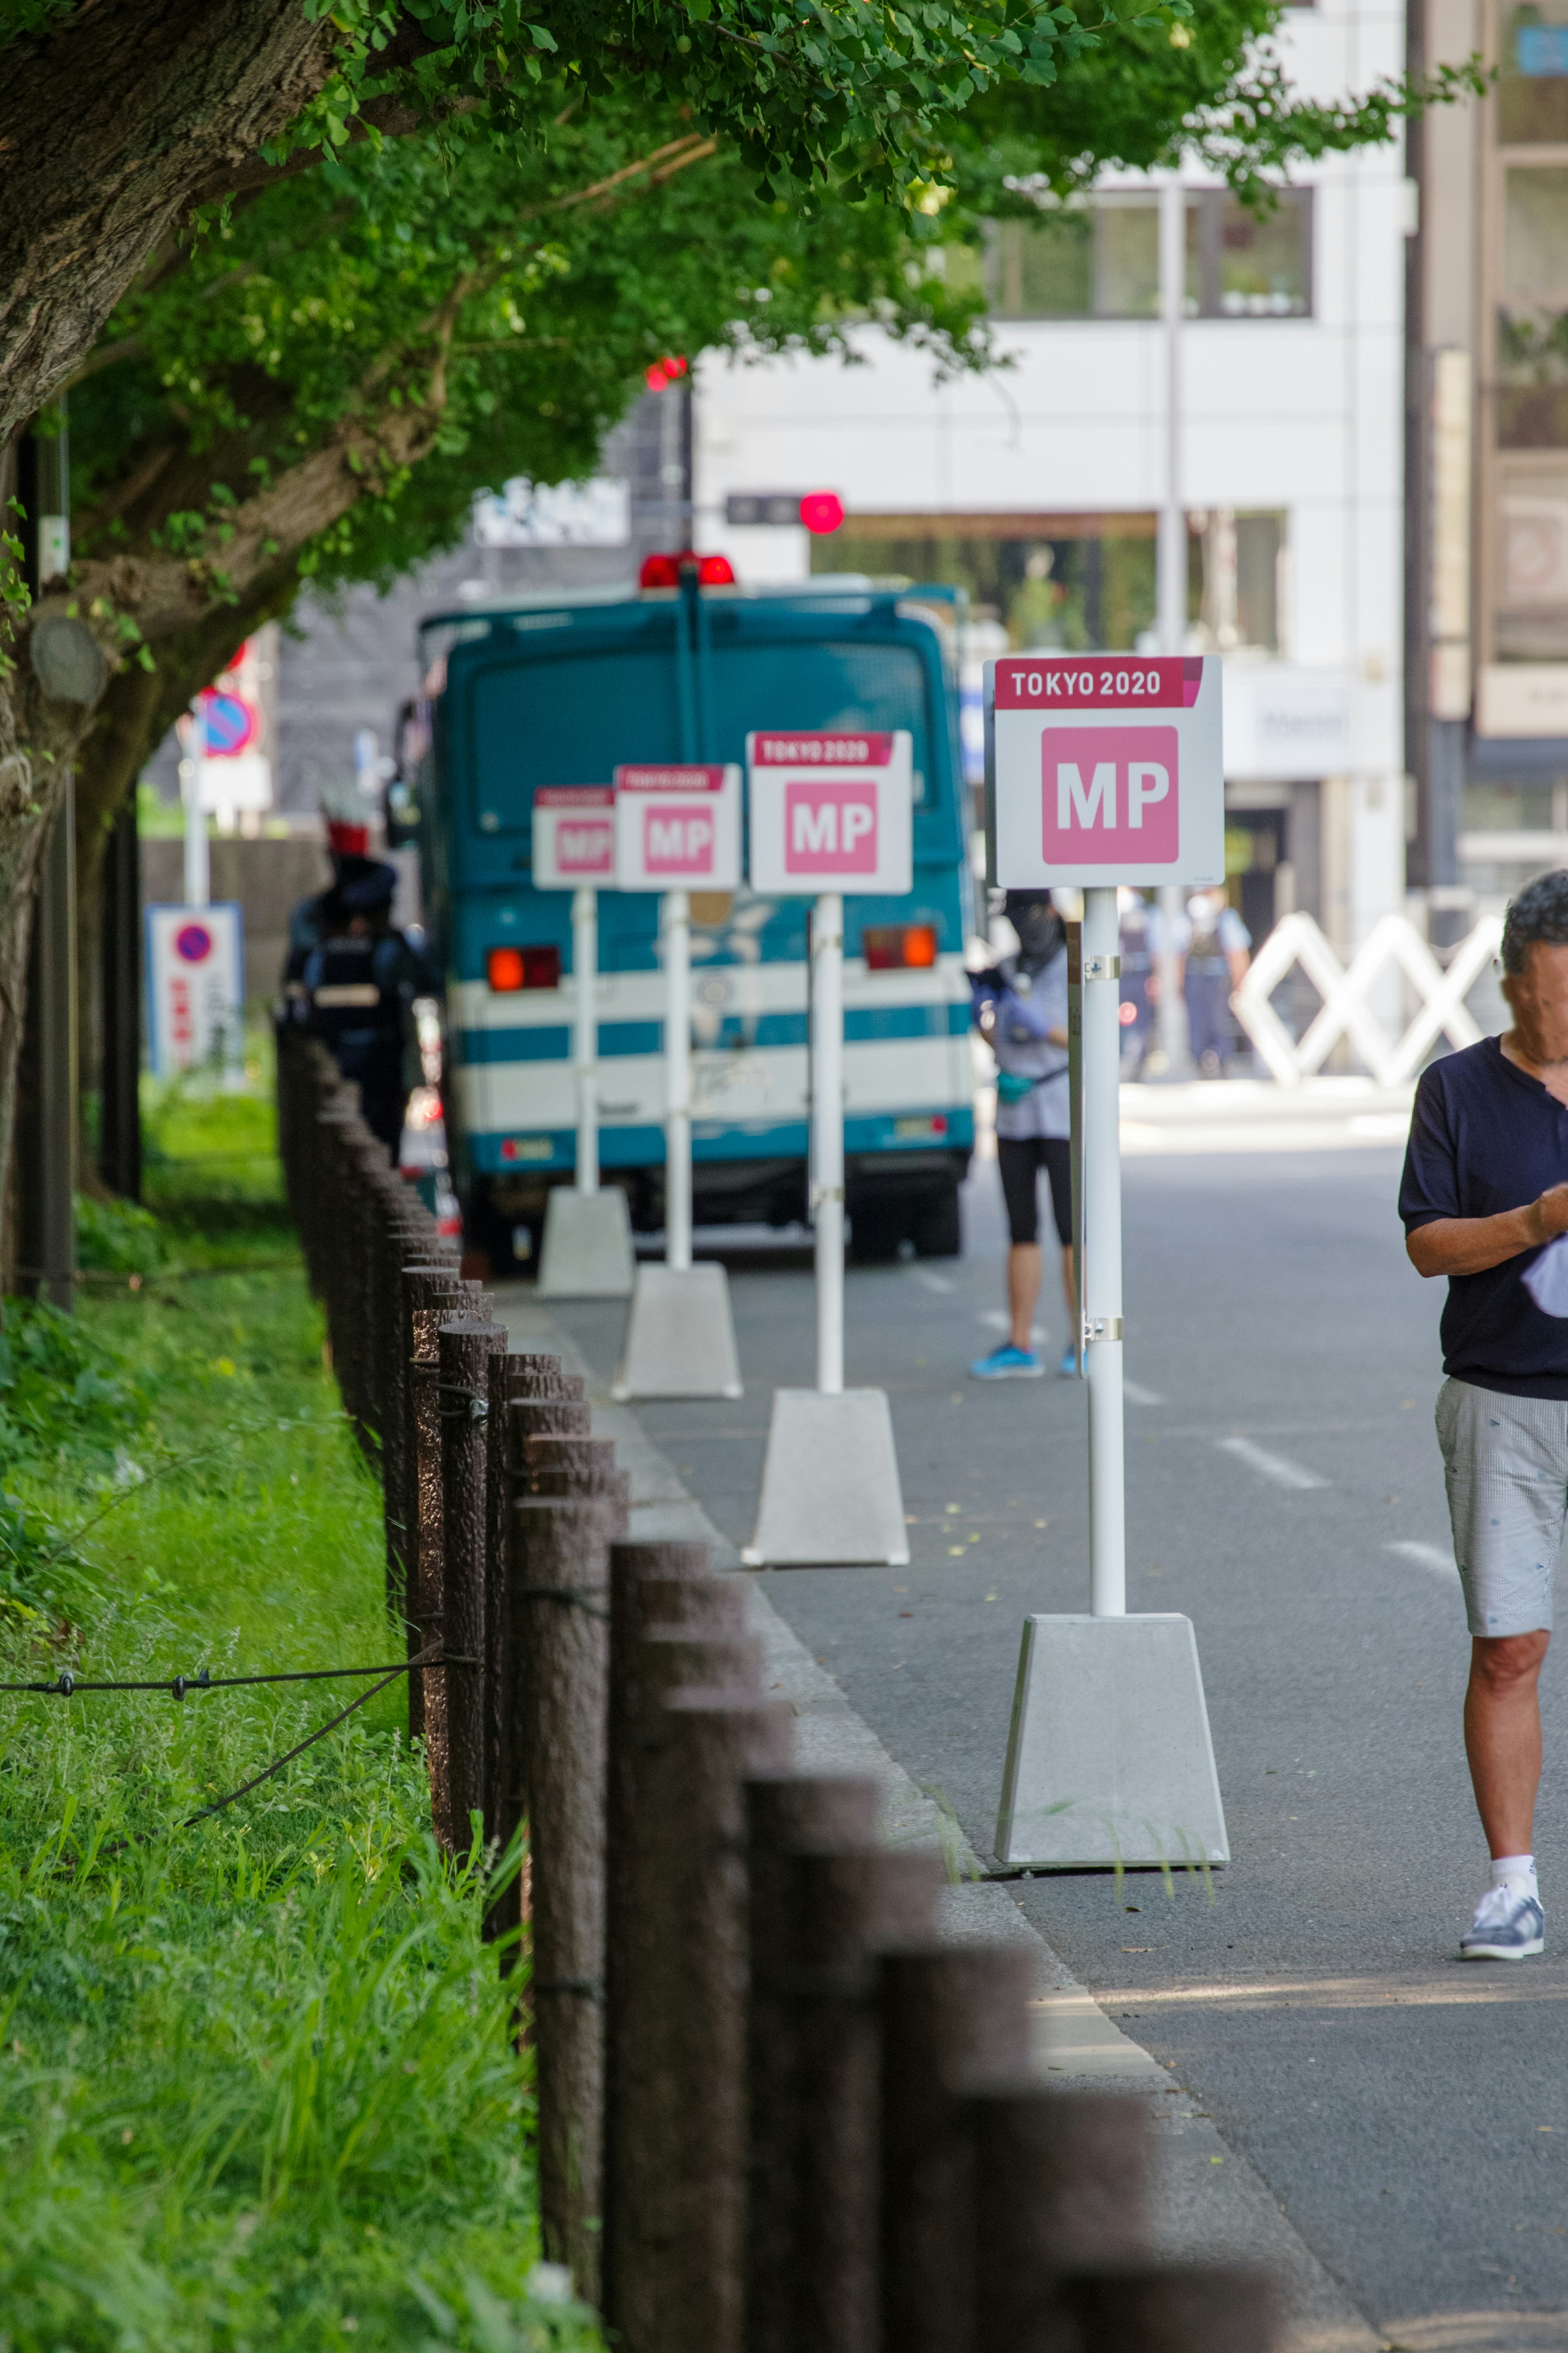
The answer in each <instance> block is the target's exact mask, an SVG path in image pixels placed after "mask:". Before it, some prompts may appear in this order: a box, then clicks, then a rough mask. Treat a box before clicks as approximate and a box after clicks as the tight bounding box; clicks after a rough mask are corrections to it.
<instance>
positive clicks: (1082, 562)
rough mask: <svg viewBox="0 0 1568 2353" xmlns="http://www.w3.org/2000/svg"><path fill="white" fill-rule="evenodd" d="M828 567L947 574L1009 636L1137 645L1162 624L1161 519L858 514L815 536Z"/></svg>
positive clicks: (1075, 646) (1027, 642)
mask: <svg viewBox="0 0 1568 2353" xmlns="http://www.w3.org/2000/svg"><path fill="white" fill-rule="evenodd" d="M812 560H813V563H814V564H815V565H816V566H817V567H818V568H819V569H820V570H822V571H834V572H836V571H839V570H849V571H855V572H868V573H870V574H871V575H872V576H873V577H882V578H886V577H888V576H889V575H891V576H893V577H901V578H904V579H908V580H944V581H951V582H952V584H953V585H954V586H962V587H964V588H967V589H968V591H969V596H970V611H971V616H972V617H973V619H975V620H978V621H992V622H999V623H1000V624H1001V626H1002V627H1003V628H1005V631H1006V641H1007V643H1008V644H1009V645H1011V646H1016V647H1017V648H1019V649H1023V648H1024V647H1026V646H1039V647H1058V648H1060V649H1062V650H1063V651H1065V652H1068V653H1076V652H1078V651H1079V649H1084V648H1088V647H1091V646H1093V647H1101V646H1103V647H1105V648H1107V649H1109V650H1110V651H1113V652H1114V651H1117V650H1119V649H1122V648H1125V649H1127V650H1128V651H1132V650H1134V649H1136V648H1137V646H1138V642H1139V639H1140V638H1141V637H1143V636H1145V635H1146V633H1147V632H1148V631H1149V630H1151V629H1152V628H1153V626H1154V518H1153V516H1152V514H1119V515H1071V516H1068V515H1027V514H1020V515H944V516H943V517H942V524H941V528H940V529H937V530H932V529H931V527H930V525H929V524H927V523H926V522H925V519H924V518H923V517H919V516H914V515H875V516H872V515H867V516H856V517H852V518H851V520H850V522H848V523H847V525H846V526H845V528H844V530H842V531H840V532H836V533H834V535H833V537H832V539H831V540H816V541H814V542H813V543H812Z"/></svg>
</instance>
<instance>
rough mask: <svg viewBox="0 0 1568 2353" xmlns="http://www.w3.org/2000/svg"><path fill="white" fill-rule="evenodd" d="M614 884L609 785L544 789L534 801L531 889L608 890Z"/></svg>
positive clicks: (612, 800)
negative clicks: (582, 887)
mask: <svg viewBox="0 0 1568 2353" xmlns="http://www.w3.org/2000/svg"><path fill="white" fill-rule="evenodd" d="M615 879H616V796H615V792H614V790H613V789H612V787H611V786H608V785H542V786H540V788H539V790H538V791H537V792H536V793H535V794H534V796H533V887H534V889H535V890H536V891H570V890H574V889H575V887H576V886H577V884H578V883H580V882H585V883H594V884H596V885H599V886H601V887H603V888H604V889H605V890H609V889H610V888H611V887H612V886H613V885H614V882H615Z"/></svg>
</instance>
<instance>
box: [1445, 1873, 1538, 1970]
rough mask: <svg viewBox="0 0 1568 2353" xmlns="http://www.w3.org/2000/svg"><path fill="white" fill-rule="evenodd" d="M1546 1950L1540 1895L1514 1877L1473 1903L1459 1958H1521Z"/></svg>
mask: <svg viewBox="0 0 1568 2353" xmlns="http://www.w3.org/2000/svg"><path fill="white" fill-rule="evenodd" d="M1545 1950H1546V1920H1545V1915H1543V1913H1542V1909H1541V1898H1540V1896H1539V1895H1535V1894H1531V1891H1530V1889H1529V1888H1528V1887H1521V1885H1520V1883H1519V1882H1518V1881H1517V1880H1513V1881H1509V1880H1504V1882H1503V1883H1502V1884H1501V1886H1500V1887H1489V1888H1488V1890H1487V1892H1486V1894H1484V1895H1483V1896H1482V1898H1481V1900H1480V1902H1479V1904H1478V1905H1477V1906H1476V1916H1475V1918H1474V1919H1473V1920H1472V1921H1471V1923H1470V1926H1469V1929H1468V1933H1467V1934H1466V1935H1465V1936H1461V1937H1460V1939H1459V1958H1460V1959H1461V1960H1462V1961H1522V1960H1524V1959H1525V1958H1526V1957H1528V1956H1529V1955H1530V1954H1531V1953H1543V1952H1544V1951H1545Z"/></svg>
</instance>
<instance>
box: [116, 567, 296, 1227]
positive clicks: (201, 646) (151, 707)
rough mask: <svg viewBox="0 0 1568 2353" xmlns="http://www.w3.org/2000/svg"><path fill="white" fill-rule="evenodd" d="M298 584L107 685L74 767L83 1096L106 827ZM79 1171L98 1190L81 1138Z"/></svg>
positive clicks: (208, 623)
mask: <svg viewBox="0 0 1568 2353" xmlns="http://www.w3.org/2000/svg"><path fill="white" fill-rule="evenodd" d="M297 586H298V577H297V575H296V572H295V567H294V560H293V556H292V554H290V556H289V559H288V560H287V561H286V562H285V563H284V564H282V565H279V566H276V567H275V568H274V569H273V570H272V571H270V572H268V574H267V575H264V577H263V578H262V579H261V580H260V581H258V583H257V584H256V585H255V586H254V587H253V589H252V591H251V593H250V595H249V596H247V597H246V598H245V599H244V601H243V602H242V603H241V604H239V605H238V606H234V605H220V606H218V607H216V609H215V610H214V611H212V612H210V613H208V614H207V615H206V616H205V617H204V618H203V619H202V620H200V621H198V622H197V623H195V626H194V627H193V628H188V629H182V630H181V631H180V633H179V635H178V636H177V637H174V638H170V639H168V640H167V641H166V642H165V643H164V644H163V645H161V646H160V647H159V649H158V667H157V669H156V670H143V669H142V665H141V664H140V663H139V662H130V663H127V665H126V666H125V668H124V669H123V670H119V671H117V672H116V674H115V676H114V677H113V678H112V679H111V680H110V682H109V686H108V689H107V691H105V694H104V697H103V700H102V702H100V704H99V706H98V710H97V712H95V714H94V716H93V721H92V724H91V726H90V728H89V731H88V733H87V734H86V736H85V737H84V738H83V741H82V744H81V747H80V749H79V752H78V754H77V762H76V881H77V909H76V939H77V1008H78V1010H77V1034H78V1041H79V1060H80V1071H81V1087H82V1092H83V1095H84V1096H85V1095H88V1094H90V1093H92V1092H94V1091H95V1090H96V1089H99V1088H100V1087H101V1084H102V1063H103V1037H102V1020H101V1006H102V991H101V987H100V970H101V963H102V953H103V943H102V927H103V857H104V847H105V844H106V843H107V841H108V839H109V837H110V832H111V830H112V828H113V825H114V820H115V818H116V817H117V816H118V815H119V813H120V810H121V807H123V805H124V803H125V800H126V799H127V797H128V796H130V795H131V794H132V793H134V791H135V790H136V786H137V784H138V781H139V780H140V777H141V775H142V769H143V768H144V767H145V766H146V765H147V763H148V761H149V760H150V759H151V758H152V756H153V753H154V752H155V751H156V750H157V748H158V746H159V744H161V743H162V742H163V738H164V736H165V735H166V734H167V733H168V732H169V730H170V728H171V727H172V726H173V725H174V722H175V720H176V719H177V718H178V717H179V715H180V713H181V712H182V711H184V710H185V709H186V708H187V707H188V706H189V704H190V702H192V700H193V698H194V697H195V695H196V694H198V693H199V692H200V691H201V689H202V688H203V687H204V686H209V685H210V684H211V683H212V681H213V680H214V679H215V678H216V677H217V675H218V674H219V672H220V671H221V670H223V668H224V666H225V664H226V662H227V661H228V660H229V659H231V657H232V656H233V653H234V650H235V648H236V647H237V646H238V645H240V644H242V643H243V641H244V640H245V638H247V637H250V636H251V635H252V634H253V633H254V632H255V631H256V630H257V629H258V628H260V627H261V626H262V624H263V622H265V621H270V620H274V619H276V617H277V616H278V615H279V613H281V612H285V611H286V610H287V609H288V607H289V604H290V603H291V601H292V599H293V597H294V594H295V591H296V588H297ZM78 1165H79V1168H80V1170H81V1180H82V1183H83V1185H84V1186H85V1187H88V1188H89V1189H91V1190H97V1189H98V1186H99V1183H100V1180H101V1172H94V1170H93V1166H92V1156H91V1155H90V1154H89V1151H88V1149H87V1139H86V1137H85V1136H79V1162H78Z"/></svg>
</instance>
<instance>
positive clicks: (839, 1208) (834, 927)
mask: <svg viewBox="0 0 1568 2353" xmlns="http://www.w3.org/2000/svg"><path fill="white" fill-rule="evenodd" d="M811 1114H812V1137H811V1141H812V1186H811V1208H812V1218H813V1221H814V1223H815V1226H816V1386H817V1388H818V1389H819V1390H820V1391H821V1393H822V1395H823V1396H824V1397H841V1396H842V1395H843V1393H844V898H843V894H842V892H837V891H825V892H823V893H822V896H821V897H820V898H819V899H818V900H817V902H816V910H815V912H814V913H813V916H812V922H811Z"/></svg>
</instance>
